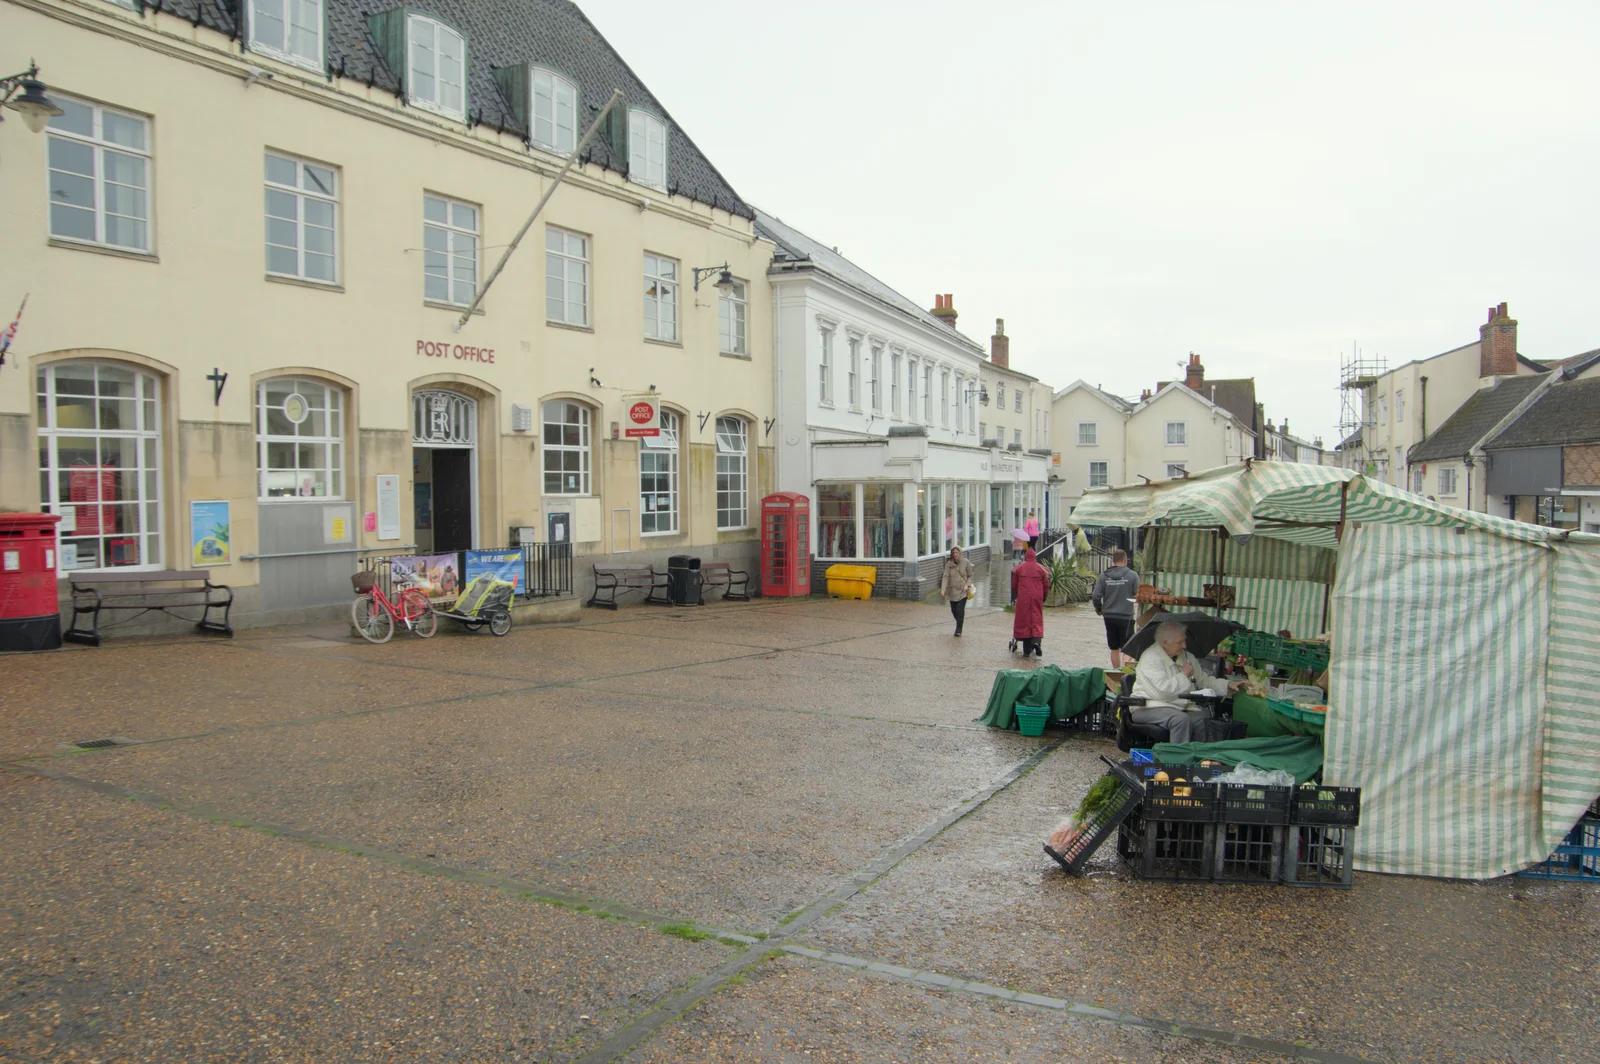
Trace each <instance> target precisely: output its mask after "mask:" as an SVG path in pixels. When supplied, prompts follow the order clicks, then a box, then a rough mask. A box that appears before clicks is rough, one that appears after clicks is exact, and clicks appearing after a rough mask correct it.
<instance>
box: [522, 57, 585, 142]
mask: <svg viewBox="0 0 1600 1064" xmlns="http://www.w3.org/2000/svg"><path fill="white" fill-rule="evenodd" d="M532 80H533V90H532V91H533V142H534V143H535V144H537V145H538V146H539V147H541V148H549V149H550V150H551V151H553V152H555V153H557V154H558V155H567V154H569V153H571V151H572V149H573V148H575V147H577V145H578V87H577V86H576V85H574V84H573V83H572V82H570V81H568V80H567V79H566V78H564V77H562V76H561V75H560V74H556V73H554V72H552V71H549V70H540V69H538V68H537V67H535V68H534V70H533V79H532Z"/></svg>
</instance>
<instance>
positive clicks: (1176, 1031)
mask: <svg viewBox="0 0 1600 1064" xmlns="http://www.w3.org/2000/svg"><path fill="white" fill-rule="evenodd" d="M775 948H776V949H779V950H782V951H783V952H784V953H788V954H792V955H793V956H796V957H804V958H806V959H807V960H813V961H820V962H822V963H824V964H831V965H835V966H837V967H841V968H848V969H850V970H852V971H866V972H873V973H876V974H878V975H883V976H888V977H889V978H891V979H899V980H901V981H904V982H908V983H915V984H917V985H919V986H923V987H933V988H935V989H938V990H949V991H953V992H957V993H963V994H973V995H976V996H978V997H983V998H988V999H990V1000H994V1001H1004V1002H1007V1003H1011V1004H1020V1005H1029V1006H1032V1007H1034V1008H1039V1009H1048V1010H1050V1011H1052V1012H1059V1013H1063V1014H1065V1015H1069V1016H1075V1017H1078V1018H1080V1019H1087V1020H1095V1021H1098V1022H1101V1023H1110V1024H1115V1025H1117V1026H1121V1027H1136V1028H1140V1029H1142V1030H1146V1031H1152V1032H1154V1033H1156V1034H1163V1035H1175V1036H1177V1037H1179V1038H1188V1039H1192V1040H1194V1041H1198V1042H1212V1043H1215V1044H1217V1045H1224V1046H1232V1047H1234V1048H1249V1049H1259V1050H1262V1051H1265V1052H1272V1053H1280V1054H1282V1055H1283V1056H1286V1057H1294V1058H1297V1059H1300V1060H1311V1061H1317V1062H1318V1064H1379V1062H1377V1061H1372V1060H1368V1059H1367V1058H1365V1057H1353V1056H1350V1055H1348V1054H1345V1053H1336V1052H1333V1051H1332V1050H1326V1049H1317V1048H1315V1047H1314V1046H1305V1045H1300V1044H1298V1043H1295V1042H1284V1041H1279V1040H1276V1039H1271V1038H1261V1037H1258V1036H1256V1035H1249V1034H1244V1033H1242V1032H1239V1031H1224V1030H1219V1029H1216V1028H1211V1027H1201V1026H1198V1025H1196V1024H1189V1023H1180V1022H1176V1021H1173V1020H1163V1019H1158V1018H1156V1017H1153V1016H1140V1015H1137V1014H1135V1013H1132V1012H1119V1011H1117V1010H1116V1009H1106V1008H1101V1007H1100V1006H1098V1005H1091V1004H1089V1003H1087V1002H1082V1001H1069V1000H1067V999H1066V998H1058V997H1050V996H1048V995H1044V994H1033V993H1029V992H1027V991H1022V990H1013V989H1011V988H1009V987H999V986H993V985H991V984H989V983H983V982H979V981H978V980H976V979H960V978H957V977H955V976H950V975H944V974H942V973H940V972H936V971H933V970H931V969H923V968H906V967H902V966H900V965H898V964H889V963H887V962H884V961H875V960H871V959H870V958H866V957H856V956H852V955H850V954H846V953H833V952H829V951H828V950H820V949H811V948H810V947H807V946H797V945H794V944H792V943H789V942H784V943H782V944H780V945H778V946H776V947H775Z"/></svg>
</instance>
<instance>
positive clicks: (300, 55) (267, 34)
mask: <svg viewBox="0 0 1600 1064" xmlns="http://www.w3.org/2000/svg"><path fill="white" fill-rule="evenodd" d="M322 22H323V11H322V0H250V49H251V51H255V52H261V53H262V54H263V55H270V56H275V57H276V58H278V59H282V60H284V61H285V62H289V63H293V64H295V65H296V66H302V67H305V68H306V69H307V70H315V71H317V72H318V73H321V72H322V69H323V59H322Z"/></svg>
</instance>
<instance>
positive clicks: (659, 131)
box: [628, 107, 667, 192]
mask: <svg viewBox="0 0 1600 1064" xmlns="http://www.w3.org/2000/svg"><path fill="white" fill-rule="evenodd" d="M628 179H629V180H630V181H633V182H634V183H635V184H639V185H646V186H648V187H650V188H653V189H659V190H660V191H662V192H665V191H666V190H667V123H666V121H665V120H664V119H661V118H657V117H656V116H655V115H653V114H651V113H650V112H648V111H641V110H639V109H638V108H637V107H635V108H632V109H630V110H629V111H628Z"/></svg>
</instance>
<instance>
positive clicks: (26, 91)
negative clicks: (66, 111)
mask: <svg viewBox="0 0 1600 1064" xmlns="http://www.w3.org/2000/svg"><path fill="white" fill-rule="evenodd" d="M19 89H20V90H21V91H22V95H20V96H17V91H18V90H19ZM0 91H3V93H4V95H0V103H3V104H4V105H5V106H7V107H9V108H11V110H13V111H15V112H17V113H18V114H19V115H21V116H22V122H23V124H24V125H26V126H27V127H28V129H29V130H30V131H32V132H34V133H39V132H41V131H43V129H44V127H45V125H46V124H48V123H49V121H50V119H52V118H54V117H55V116H56V115H59V114H61V113H62V111H61V108H59V107H57V106H56V105H55V104H54V103H52V102H51V100H50V97H48V96H46V95H45V94H44V82H42V81H40V80H39V64H38V63H31V64H29V66H28V69H27V70H24V71H23V72H22V73H20V74H12V75H11V76H10V77H7V78H0ZM13 96H15V97H16V99H12V97H13ZM0 121H4V116H3V115H0Z"/></svg>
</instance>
